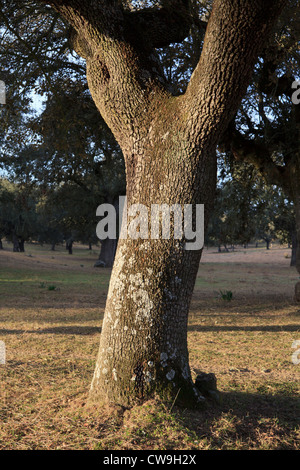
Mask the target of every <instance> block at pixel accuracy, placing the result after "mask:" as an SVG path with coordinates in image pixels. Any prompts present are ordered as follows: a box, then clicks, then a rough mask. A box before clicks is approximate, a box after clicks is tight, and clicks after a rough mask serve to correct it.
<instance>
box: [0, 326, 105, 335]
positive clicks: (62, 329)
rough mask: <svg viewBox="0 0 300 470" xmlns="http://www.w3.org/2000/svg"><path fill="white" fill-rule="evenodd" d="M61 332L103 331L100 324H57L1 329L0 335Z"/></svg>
mask: <svg viewBox="0 0 300 470" xmlns="http://www.w3.org/2000/svg"><path fill="white" fill-rule="evenodd" d="M25 333H26V334H28V333H30V334H37V335H42V334H59V335H94V334H99V333H101V328H100V327H98V326H76V325H75V326H74V325H70V326H57V327H56V326H55V327H50V328H39V329H35V330H20V329H19V330H18V329H13V330H8V329H1V330H0V335H1V336H2V335H3V336H5V335H21V334H25Z"/></svg>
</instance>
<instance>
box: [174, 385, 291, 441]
mask: <svg viewBox="0 0 300 470" xmlns="http://www.w3.org/2000/svg"><path fill="white" fill-rule="evenodd" d="M221 396H222V403H221V404H218V405H217V404H215V403H212V402H209V403H208V404H207V409H205V410H204V411H196V412H195V411H191V410H189V411H187V410H185V411H184V413H182V410H179V409H177V410H176V411H177V413H178V417H180V420H181V419H182V416H183V415H184V416H185V417H184V424H185V426H186V427H187V429H189V430H190V431H192V432H195V433H196V434H197V435H198V436H199V438H201V439H203V438H205V437H206V438H209V440H210V442H211V444H212V445H216V446H218V445H219V441H220V442H221V441H222V443H224V442H226V439H224V437H227V438H228V441H230V440H232V441H240V442H244V443H248V444H249V446H250V447H251V445H252V446H253V447H255V446H256V444H257V443H258V442H259V440H260V438H261V436H262V435H264V433H265V434H266V435H268V436H269V438H272V436H273V439H274V441H273V447H275V448H278V449H284V448H291V447H293V448H294V447H297V442H296V441H297V437H296V433H295V435H294V437H293V431H295V430H296V429H297V428H298V430H299V425H300V399H299V397H297V396H296V395H295V396H291V395H289V396H286V395H283V394H276V395H268V394H264V393H262V394H260V393H243V392H226V393H221ZM221 420H224V421H226V420H227V427H226V426H225V425H223V428H222V426H221V424H220V421H221ZM215 429H218V432H214V430H215ZM222 433H223V435H222V436H221V434H222ZM226 434H227V436H226ZM224 435H225V436H224ZM287 436H289V437H288V439H286V438H287ZM251 443H252V444H251ZM255 443H256V444H255ZM298 445H299V441H298Z"/></svg>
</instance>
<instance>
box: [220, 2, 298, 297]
mask: <svg viewBox="0 0 300 470" xmlns="http://www.w3.org/2000/svg"><path fill="white" fill-rule="evenodd" d="M299 8H300V6H299V2H298V1H289V2H288V4H287V8H286V9H285V10H284V13H283V15H282V16H281V18H280V21H279V23H278V24H277V27H276V28H275V34H274V35H271V36H269V39H268V41H267V42H266V44H265V47H264V50H263V52H262V55H261V59H260V60H259V61H258V63H257V64H256V67H255V70H254V75H253V80H252V82H251V86H250V87H249V89H248V92H247V94H246V95H245V97H244V99H243V101H242V104H241V107H240V109H239V112H238V113H237V114H236V116H235V119H234V120H233V121H232V122H231V123H230V126H229V127H228V131H227V133H226V134H225V136H224V139H223V144H224V145H223V146H222V149H224V148H227V149H228V148H229V149H231V151H232V155H233V156H234V158H236V159H237V160H239V161H244V162H248V163H251V164H252V165H254V166H255V168H256V169H257V171H258V172H259V173H260V174H261V176H262V177H263V178H264V179H265V181H266V182H267V183H268V184H271V185H276V186H277V187H279V188H281V190H282V191H283V192H284V194H285V197H286V200H289V201H291V202H292V203H293V206H294V211H295V217H296V235H297V237H296V236H295V235H294V247H295V246H296V243H297V242H296V238H298V240H299V239H300V156H299V155H300V144H299V143H300V106H299V105H297V104H296V102H293V100H292V94H293V93H294V92H295V89H294V88H292V85H293V83H294V82H295V80H297V79H299V66H300V54H299V51H300V49H299V30H300V20H299V18H300V16H299V11H300V10H299ZM296 267H297V270H298V272H300V250H299V243H298V250H297V255H296ZM296 300H299V301H300V284H299V283H298V284H297V286H296Z"/></svg>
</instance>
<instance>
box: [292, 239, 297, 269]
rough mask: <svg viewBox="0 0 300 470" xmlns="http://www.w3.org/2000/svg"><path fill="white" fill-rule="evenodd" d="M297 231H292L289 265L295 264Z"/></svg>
mask: <svg viewBox="0 0 300 470" xmlns="http://www.w3.org/2000/svg"><path fill="white" fill-rule="evenodd" d="M297 246H298V240H297V232H293V233H292V256H291V266H296V261H297Z"/></svg>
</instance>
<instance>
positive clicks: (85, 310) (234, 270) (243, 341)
mask: <svg viewBox="0 0 300 470" xmlns="http://www.w3.org/2000/svg"><path fill="white" fill-rule="evenodd" d="M10 250H11V246H9V245H6V246H5V250H4V251H3V252H0V267H1V269H0V281H1V282H0V299H1V300H0V340H3V341H5V344H6V349H7V361H6V365H0V398H1V405H0V449H2V450H3V449H18V450H21V449H26V450H27V449H109V450H116V449H134V450H140V449H159V450H164V449H167V450H170V449H176V450H180V449H183V450H187V449H209V450H212V449H291V450H299V447H300V446H299V442H300V440H299V438H300V432H299V411H300V409H299V378H300V365H295V364H293V363H292V360H291V356H292V352H293V350H292V347H291V346H292V343H293V341H295V340H299V339H300V331H299V330H300V327H299V319H300V316H299V313H300V312H299V306H297V305H295V304H294V303H293V299H292V296H293V286H294V283H295V281H296V279H297V277H298V276H297V273H296V271H295V269H294V268H290V267H289V259H288V258H287V256H286V253H287V252H288V250H287V249H278V248H276V249H272V250H270V251H269V252H267V251H266V250H262V249H258V250H259V251H258V250H248V251H246V250H241V251H238V252H236V253H222V254H218V253H214V252H213V250H209V251H208V252H204V256H203V262H202V265H201V267H200V270H199V277H198V280H197V285H196V289H195V293H194V297H193V302H192V308H191V315H190V324H189V335H188V341H189V350H190V363H191V367H192V371H193V374H194V376H196V374H197V373H198V372H199V371H200V370H201V371H204V372H214V373H215V374H216V376H217V380H218V388H219V390H220V391H221V394H222V403H221V404H220V405H215V404H212V403H208V405H207V408H206V410H204V411H202V412H200V411H197V412H195V411H193V412H192V411H189V410H179V409H176V405H175V406H174V407H173V408H172V410H171V411H170V406H169V405H166V404H163V403H161V402H159V401H158V400H152V401H149V402H146V403H144V404H143V405H142V406H137V407H135V408H133V409H131V410H125V411H124V410H123V409H120V408H117V407H115V408H107V407H99V408H98V409H95V408H90V407H87V406H86V399H87V393H88V389H89V385H90V382H91V378H92V375H93V370H94V364H95V359H96V355H97V351H98V343H99V334H100V328H101V321H102V317H103V311H104V305H105V298H106V292H107V287H108V282H109V276H110V271H109V270H106V269H95V268H93V263H94V261H95V259H96V258H97V252H96V251H94V252H91V253H90V252H89V251H88V250H86V248H84V247H77V248H76V249H75V251H74V255H72V256H70V255H68V254H66V253H65V251H64V250H63V249H62V248H61V249H59V250H58V251H56V252H55V253H52V252H50V251H49V249H48V247H43V248H41V247H37V246H34V245H29V246H27V247H26V253H24V254H22V253H12V252H11V251H10ZM245 251H246V252H245ZM50 286H53V288H52V290H51V289H49V287H50ZM221 290H222V291H228V290H230V291H232V293H233V299H232V300H231V301H230V302H229V301H225V300H223V299H222V297H221V296H220V291H221Z"/></svg>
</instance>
